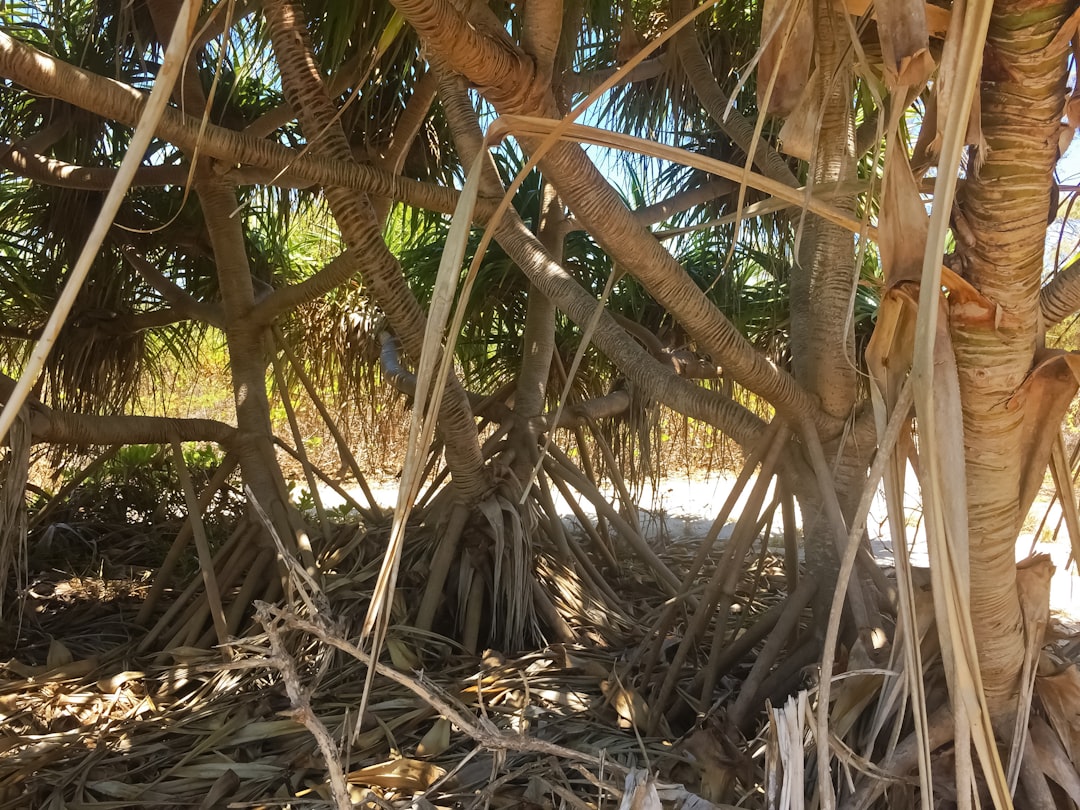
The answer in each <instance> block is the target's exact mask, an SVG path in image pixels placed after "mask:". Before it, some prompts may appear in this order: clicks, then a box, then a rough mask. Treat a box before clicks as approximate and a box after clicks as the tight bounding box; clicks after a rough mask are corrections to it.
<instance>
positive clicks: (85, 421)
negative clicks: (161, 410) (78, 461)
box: [0, 374, 238, 448]
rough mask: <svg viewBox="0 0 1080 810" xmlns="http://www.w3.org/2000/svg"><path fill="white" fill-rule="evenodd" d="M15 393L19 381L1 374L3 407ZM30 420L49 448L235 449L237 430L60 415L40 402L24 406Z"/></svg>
mask: <svg viewBox="0 0 1080 810" xmlns="http://www.w3.org/2000/svg"><path fill="white" fill-rule="evenodd" d="M14 390H15V380H13V379H12V378H11V377H8V376H7V375H5V374H0V403H6V402H7V401H8V398H9V397H10V396H11V393H12V392H13V391H14ZM23 407H24V409H25V410H26V411H27V412H28V414H29V417H30V435H31V438H32V440H33V441H34V442H35V443H41V442H46V443H49V444H72V445H91V444H166V443H168V442H170V441H172V440H173V439H179V440H180V441H184V442H216V443H217V444H220V445H222V446H223V447H226V448H231V447H233V446H235V444H236V442H237V439H238V434H237V432H236V428H234V427H233V426H232V425H227V424H225V423H224V422H219V421H217V420H216V419H171V418H169V417H164V416H130V415H127V414H118V415H110V416H94V415H92V414H80V413H68V412H66V411H57V410H53V409H52V408H50V407H48V406H47V405H45V404H43V403H42V402H39V401H38V400H36V399H32V398H31V399H30V400H27V402H26V404H25V405H24V406H23Z"/></svg>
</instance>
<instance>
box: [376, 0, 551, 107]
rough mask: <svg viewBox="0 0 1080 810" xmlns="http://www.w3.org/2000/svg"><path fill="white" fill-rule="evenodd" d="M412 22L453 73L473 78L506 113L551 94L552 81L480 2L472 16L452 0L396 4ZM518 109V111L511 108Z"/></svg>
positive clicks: (396, 1)
mask: <svg viewBox="0 0 1080 810" xmlns="http://www.w3.org/2000/svg"><path fill="white" fill-rule="evenodd" d="M392 2H393V4H394V6H395V7H396V8H397V10H398V11H400V12H401V15H402V16H403V17H404V18H405V19H406V20H408V21H409V25H411V26H412V27H413V29H414V30H415V31H416V33H417V34H419V36H420V38H421V39H422V40H423V42H424V45H425V47H427V48H429V49H430V50H431V52H432V53H433V54H437V55H438V57H439V60H440V61H441V62H442V63H443V64H444V65H445V66H446V67H447V68H448V69H450V70H452V71H454V72H455V73H459V74H461V75H462V76H466V77H468V79H469V81H470V82H471V83H472V84H474V85H475V86H476V88H477V90H479V91H480V92H481V93H482V94H483V95H484V97H485V98H487V100H488V101H490V102H491V103H492V104H494V105H495V106H496V107H505V108H506V110H505V111H506V112H511V111H514V112H516V111H518V109H521V108H522V105H525V106H526V107H527V106H529V105H530V104H531V103H532V99H531V95H532V94H533V93H538V94H541V95H543V94H546V93H547V92H548V91H550V80H549V82H548V83H546V84H545V83H544V82H543V81H542V79H540V78H539V76H538V72H537V64H536V62H535V61H534V60H533V59H532V58H531V57H530V56H528V55H527V54H526V53H525V52H524V51H523V50H522V49H521V48H519V47H518V46H517V45H516V44H515V43H514V42H513V41H512V40H511V39H510V37H509V35H508V34H507V33H506V31H505V30H504V29H503V28H502V27H501V26H500V25H499V24H498V21H497V20H493V19H489V17H490V16H491V11H490V10H489V9H488V8H487V6H486V5H484V4H481V3H471V4H469V9H470V14H472V15H477V14H484V13H485V12H486V14H485V16H484V17H483V18H480V19H477V18H476V17H475V16H473V17H467V16H466V15H465V14H464V13H462V12H461V11H459V10H458V9H456V8H455V7H454V5H453V4H452V3H450V2H449V0H392ZM511 108H513V109H511Z"/></svg>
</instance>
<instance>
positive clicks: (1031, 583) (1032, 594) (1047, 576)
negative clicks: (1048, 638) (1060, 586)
mask: <svg viewBox="0 0 1080 810" xmlns="http://www.w3.org/2000/svg"><path fill="white" fill-rule="evenodd" d="M1053 576H1054V563H1053V561H1052V560H1051V559H1050V555H1049V554H1036V555H1035V556H1033V557H1028V558H1027V559H1026V560H1022V561H1021V562H1018V563H1017V564H1016V588H1017V591H1018V592H1019V596H1020V609H1021V610H1022V611H1023V614H1024V622H1025V623H1026V624H1027V627H1028V632H1029V633H1032V632H1035V633H1037V634H1038V637H1037V639H1036V640H1035V641H1034V642H1032V643H1033V646H1034V647H1035V648H1036V649H1038V648H1040V647H1042V643H1043V635H1044V633H1045V631H1046V624H1047V622H1048V621H1049V620H1050V580H1051V578H1052V577H1053Z"/></svg>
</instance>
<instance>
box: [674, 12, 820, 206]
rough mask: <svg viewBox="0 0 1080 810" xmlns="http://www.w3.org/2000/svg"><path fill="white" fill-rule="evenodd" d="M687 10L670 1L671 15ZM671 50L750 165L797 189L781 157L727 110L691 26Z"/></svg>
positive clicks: (734, 114) (741, 119) (710, 67)
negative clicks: (748, 159)
mask: <svg viewBox="0 0 1080 810" xmlns="http://www.w3.org/2000/svg"><path fill="white" fill-rule="evenodd" d="M691 6H692V4H691V3H690V2H688V0H673V2H672V4H671V7H672V12H673V14H674V15H677V16H679V17H682V16H684V15H686V14H689V13H690V11H691ZM675 46H676V49H677V51H678V54H679V62H680V63H681V64H682V66H683V72H684V73H685V74H686V78H687V79H688V80H689V81H690V85H691V87H693V88H694V93H696V94H697V97H698V100H699V101H700V102H701V106H703V107H704V108H705V110H706V111H707V112H708V113H709V116H710V117H711V118H712V119H713V120H714V121H715V122H716V123H717V124H718V125H719V127H720V129H722V130H723V131H724V134H725V135H727V136H728V137H729V138H731V140H732V141H734V142H735V145H736V146H738V147H739V148H740V149H742V150H743V151H744V152H746V154H748V155H750V154H752V155H753V156H754V165H755V166H757V167H758V169H760V170H761V173H762V174H764V175H765V176H766V177H771V178H772V179H773V180H776V181H778V182H780V183H784V184H785V185H788V186H791V187H792V188H795V187H796V186H798V185H799V182H798V180H797V179H796V177H795V175H794V174H792V173H791V169H789V168H788V165H787V161H786V160H784V157H783V155H781V154H780V153H779V152H777V151H776V150H775V149H773V148H772V147H771V146H770V145H769V144H767V143H766V142H765V141H764V140H762V139H761V138H756V139H755V137H754V126H753V124H751V123H750V122H749V121H747V120H746V119H745V118H744V117H743V116H742V115H741V114H740V113H739V111H738V110H736V109H734V108H731V107H729V106H728V99H727V97H726V96H725V94H724V91H723V90H721V89H720V85H719V84H717V83H716V76H715V74H714V73H713V70H712V66H711V65H710V64H709V61H708V60H707V59H706V58H705V54H704V53H703V52H702V50H701V44H700V43H699V42H698V38H697V32H696V31H695V30H694V27H693V25H689V26H687V27H686V28H683V29H682V30H681V31H679V33H677V34H676V35H675Z"/></svg>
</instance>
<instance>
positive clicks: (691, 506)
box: [323, 475, 1080, 621]
mask: <svg viewBox="0 0 1080 810" xmlns="http://www.w3.org/2000/svg"><path fill="white" fill-rule="evenodd" d="M913 480H914V477H913V476H912V477H909V481H913ZM734 483H735V476H733V475H724V476H719V475H718V476H713V477H711V478H696V477H695V478H686V477H674V478H667V479H663V480H661V481H660V482H658V484H657V485H656V486H652V485H646V486H645V487H644V488H643V491H642V492H641V494H640V497H639V499H638V520H639V522H640V525H641V527H642V530H643V531H644V532H645V534H646V536H647V537H648V538H649V539H650V540H652V541H653V542H655V543H658V544H660V545H663V544H665V543H687V542H694V541H696V540H698V539H699V538H702V537H704V536H705V534H706V533H707V532H708V530H709V527H710V526H711V525H712V522H713V520H714V519H715V518H716V515H717V513H718V512H719V510H720V509H721V507H722V506H723V504H724V501H725V499H726V498H727V497H728V494H729V493H730V492H731V489H732V486H733V485H734ZM750 489H751V487H749V486H748V487H747V488H746V489H745V490H744V491H743V493H742V496H741V498H740V500H739V501H738V503H737V504H736V507H735V509H734V510H733V511H732V515H733V516H734V517H737V516H738V515H739V514H740V512H741V511H742V505H743V504H744V503H745V501H746V499H747V497H748V496H749V493H750ZM372 491H373V494H374V495H375V497H376V500H378V501H379V503H380V504H381V505H383V506H386V507H389V508H392V507H393V506H394V503H395V500H396V498H397V486H396V482H393V481H391V482H385V483H382V484H378V485H372ZM357 494H358V493H357ZM323 496H324V499H325V501H326V504H327V506H334V505H337V504H340V503H341V499H340V498H339V497H338V496H337V495H335V494H334V493H332V492H324V493H323ZM767 497H768V496H767ZM766 502H768V501H766ZM557 504H558V506H559V508H560V512H561V513H562V515H563V519H564V522H565V523H566V524H567V526H569V527H574V526H575V524H576V521H575V519H574V517H573V513H572V511H571V509H570V507H569V505H568V504H566V502H565V501H563V500H562V499H561V498H560V499H557ZM906 508H907V510H908V515H909V517H908V525H909V527H910V531H909V534H910V535H911V536H912V540H911V541H910V542H912V548H911V559H912V563H913V564H915V565H918V566H926V565H927V564H928V561H927V554H926V546H925V540H924V537H923V533H922V526H921V520H920V518H921V514H922V509H921V504H920V502H919V499H918V496H917V495H912V494H910V493H909V495H908V497H907V503H906ZM582 509H583V511H585V512H586V513H587V514H594V512H593V510H592V508H591V507H590V506H589V505H588V504H587V503H583V504H582ZM1048 509H1049V515H1048V517H1047V518H1046V520H1045V525H1044V527H1043V529H1042V531H1041V532H1040V536H1039V537H1036V536H1035V532H1036V530H1037V529H1038V528H1039V526H1040V524H1041V523H1042V522H1043V517H1044V515H1046V514H1047V510H1048ZM885 514H886V509H885V501H884V498H882V497H878V498H877V499H876V500H875V502H874V504H873V505H872V507H871V510H870V516H869V518H868V521H867V530H868V532H869V534H870V538H871V542H872V545H873V549H874V556H875V557H876V558H877V559H878V560H879V562H880V563H881V564H882V565H883V566H892V564H893V559H894V558H893V549H892V543H891V541H890V540H889V537H888V526H887V525H886V520H885ZM1060 520H1061V508H1060V505H1059V504H1057V503H1053V504H1051V493H1049V492H1044V493H1043V494H1042V495H1041V496H1040V498H1039V499H1038V500H1037V501H1036V503H1035V505H1034V506H1033V507H1032V510H1031V514H1029V515H1028V518H1027V520H1026V521H1025V523H1024V532H1023V533H1022V534H1021V535H1020V538H1019V540H1018V541H1017V544H1016V559H1017V560H1018V561H1019V560H1022V559H1025V558H1026V557H1028V556H1029V555H1031V554H1033V553H1035V554H1049V555H1050V556H1051V558H1052V559H1053V562H1054V565H1055V566H1056V569H1057V570H1056V572H1055V574H1054V578H1053V580H1052V582H1051V595H1050V604H1051V608H1052V609H1053V610H1054V611H1055V612H1058V613H1060V614H1063V615H1062V618H1068V619H1070V620H1071V621H1080V575H1078V574H1077V570H1076V564H1075V563H1069V559H1070V556H1071V547H1070V543H1069V536H1068V532H1067V531H1066V530H1065V527H1064V526H1063V525H1062V526H1061V529H1060V531H1058V532H1057V537H1056V539H1055V538H1054V533H1055V529H1056V528H1057V526H1058V525H1059V521H1060ZM796 522H797V523H798V522H800V516H799V515H798V514H797V513H796ZM733 527H734V520H733V519H730V520H729V521H728V522H727V524H726V525H725V526H724V528H723V529H722V530H721V533H720V537H721V539H722V540H724V539H727V538H728V537H730V535H731V530H732V529H733ZM782 537H783V523H782V518H781V517H780V515H779V514H778V515H777V523H776V524H774V526H773V528H772V538H771V540H770V545H772V546H774V547H775V548H776V549H777V551H781V550H782V548H783V543H782Z"/></svg>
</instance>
